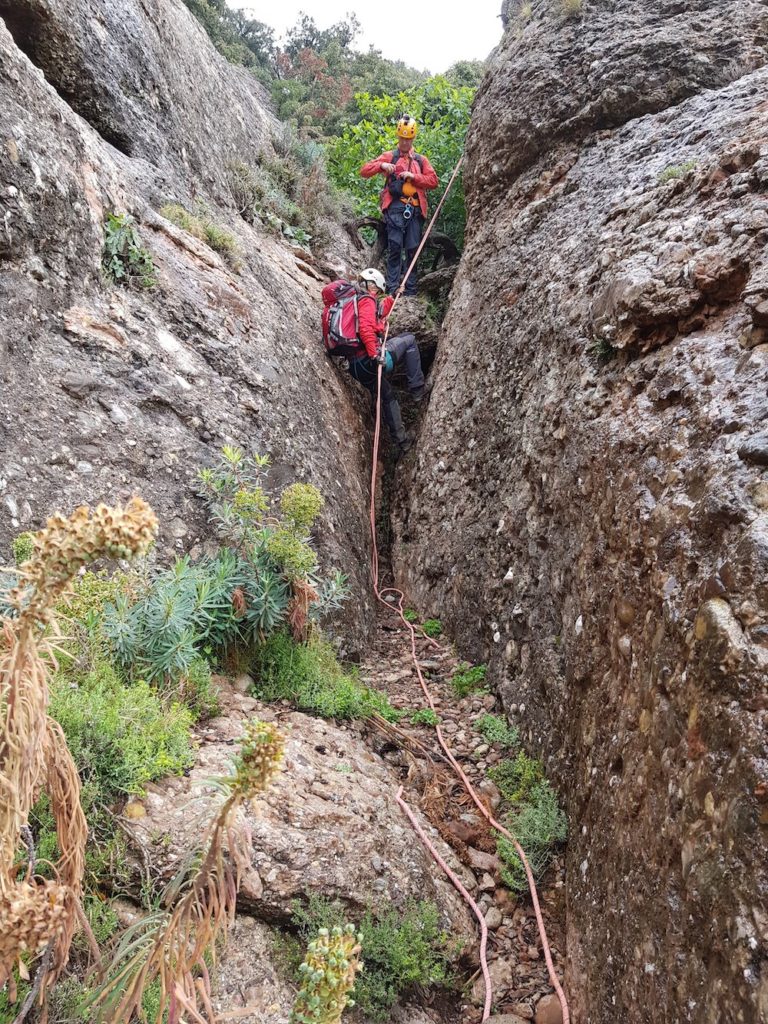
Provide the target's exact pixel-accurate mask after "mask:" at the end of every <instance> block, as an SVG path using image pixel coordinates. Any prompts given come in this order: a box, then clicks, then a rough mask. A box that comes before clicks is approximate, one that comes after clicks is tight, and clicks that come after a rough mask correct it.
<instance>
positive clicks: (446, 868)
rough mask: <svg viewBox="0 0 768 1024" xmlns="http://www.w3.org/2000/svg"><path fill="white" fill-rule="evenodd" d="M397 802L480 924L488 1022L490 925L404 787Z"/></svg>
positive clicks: (490, 997) (485, 1016)
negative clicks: (426, 828) (405, 797)
mask: <svg viewBox="0 0 768 1024" xmlns="http://www.w3.org/2000/svg"><path fill="white" fill-rule="evenodd" d="M395 800H397V802H398V803H399V804H400V807H401V808H402V809H403V811H404V813H405V814H407V816H408V820H409V821H410V823H411V824H412V825H413V827H414V829H415V830H416V834H417V835H418V837H419V839H420V840H421V841H422V843H423V844H424V846H426V848H427V849H428V850H429V852H430V853H431V854H432V856H433V857H434V859H435V860H436V861H437V863H438V864H439V865H440V867H441V868H442V869H443V871H444V872H445V873H446V875H447V876H448V877H449V878H450V880H451V882H452V883H453V886H454V888H455V889H457V890H458V891H459V892H460V893H461V895H462V896H463V897H464V899H465V900H466V902H467V903H468V904H469V906H470V907H471V908H472V913H473V914H474V915H475V917H476V918H477V920H478V922H479V924H480V966H481V968H482V970H483V980H484V982H485V1005H484V1007H483V1020H488V1018H489V1017H490V1015H491V999H492V996H493V987H492V985H491V974H490V971H489V970H488V960H487V958H486V950H487V949H488V925H487V924H486V923H485V918H484V917H483V912H482V910H481V909H480V907H478V905H477V903H475V901H474V900H473V899H472V897H471V896H470V894H469V893H468V892H467V890H466V889H465V888H464V885H463V884H462V882H461V879H460V878H459V877H458V875H456V874H455V873H454V872H453V871H452V870H451V869H450V867H449V866H448V865H447V864H446V862H445V861H444V860H443V858H442V857H441V856H440V854H439V853H438V852H437V850H436V849H435V846H434V844H433V843H432V840H431V839H430V838H429V836H428V835H427V834H426V832H425V831H424V829H423V828H422V827H421V825H420V824H419V823H418V821H417V820H416V817H415V815H414V813H413V811H412V810H411V808H410V807H409V806H408V804H407V803H406V802H405V800H403V787H402V786H401V787H400V789H399V790H398V791H397V796H396V797H395Z"/></svg>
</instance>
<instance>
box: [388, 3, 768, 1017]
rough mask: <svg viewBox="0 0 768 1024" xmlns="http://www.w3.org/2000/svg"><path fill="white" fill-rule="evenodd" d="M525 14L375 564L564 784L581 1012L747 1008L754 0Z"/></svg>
mask: <svg viewBox="0 0 768 1024" xmlns="http://www.w3.org/2000/svg"><path fill="white" fill-rule="evenodd" d="M532 6H533V10H532V14H531V17H530V18H529V19H528V20H527V21H526V20H523V18H522V16H518V15H517V14H516V13H513V14H510V16H509V24H508V28H507V31H506V35H505V38H504V41H503V44H502V45H501V47H500V48H499V50H498V51H497V52H496V56H495V58H494V62H493V65H492V67H491V70H490V72H489V74H488V75H487V77H486V80H485V82H484V84H483V86H482V87H481V90H480V95H479V97H478V100H477V103H476V108H475V116H474V119H473V124H472V129H471V137H470V145H469V150H468V152H469V165H468V167H467V171H466V179H465V180H466V184H467V189H468V197H467V201H468V207H469V209H470V211H471V217H470V225H469V232H468V243H467V248H466V250H465V254H464V258H463V262H462V267H461V269H460V272H459V275H458V277H457V280H456V283H455V285H454V289H453V293H452V301H451V306H450V310H449V314H448V317H447V320H446V325H445V326H446V334H445V337H444V338H443V340H442V342H441V348H440V349H439V350H438V359H437V376H436V386H435V390H434V392H433V396H432V400H431V406H430V409H429V411H428V414H427V417H426V421H425V424H424V427H423V431H422V435H421V438H420V445H419V455H418V456H417V458H416V459H415V461H414V464H413V466H412V467H411V469H410V471H409V474H408V475H407V476H406V477H405V478H404V479H403V480H402V481H401V493H400V510H399V512H398V514H397V522H396V530H397V541H396V544H395V556H396V560H397V570H398V575H399V577H400V579H401V580H402V581H403V582H404V583H405V584H406V586H408V587H409V589H410V592H411V596H412V598H413V599H414V601H415V603H416V604H417V605H418V606H419V607H420V608H421V610H422V611H424V612H430V613H433V614H438V615H440V617H441V618H442V619H443V621H444V622H447V623H448V624H449V626H450V628H451V630H452V631H453V633H454V635H455V636H456V637H457V638H458V641H459V646H460V648H461V649H463V653H464V654H466V655H467V656H470V657H472V658H474V659H475V660H477V661H489V662H490V665H491V671H490V674H489V678H491V677H492V678H493V679H495V680H496V681H497V682H498V683H499V684H500V686H501V690H502V694H503V696H504V699H505V703H506V705H507V708H508V710H509V711H510V712H511V714H512V717H513V718H514V719H516V720H517V721H518V723H519V724H520V725H521V732H522V734H523V736H524V738H525V739H526V740H527V741H528V742H529V743H530V745H531V746H532V748H533V749H534V750H535V751H537V752H539V753H540V754H541V755H542V756H543V757H544V758H545V761H546V763H547V766H548V770H549V771H550V772H551V773H552V775H553V778H554V779H555V780H556V782H557V783H559V788H560V791H561V793H562V795H563V799H564V801H565V802H566V803H567V809H568V814H569V819H570V843H569V850H568V915H569V917H568V927H569V936H568V949H567V959H568V965H569V966H568V977H567V987H568V990H569V994H570V999H571V1003H572V1008H573V1018H574V1019H575V1020H579V1021H587V1020H588V1021H590V1022H591V1024H608V1022H609V1021H613V1020H616V1019H618V1018H620V1019H622V1020H626V1021H628V1022H630V1024H641V1022H651V1021H652V1022H662V1021H680V1022H683V1021H690V1022H697V1024H710V1022H715V1021H721V1020H733V1021H736V1020H740V1021H745V1022H757V1021H759V1020H764V1019H765V1018H766V1014H768V967H766V958H767V957H768V918H767V917H766V912H765V898H766V892H768V874H767V873H766V846H767V843H766V839H767V838H768V837H767V836H766V827H768V805H767V804H766V800H767V799H768V746H767V745H766V740H765V726H766V724H768V723H767V722H766V714H767V713H768V702H767V701H766V695H765V673H766V669H768V589H767V588H766V579H767V578H768V516H767V514H768V475H766V469H765V466H766V459H768V455H766V445H765V422H766V416H768V389H767V385H768V334H767V333H766V322H767V321H766V309H768V306H767V305H766V301H767V300H768V260H767V259H766V242H767V241H768V207H767V205H766V199H767V198H768V141H767V140H768V104H766V96H767V95H768V69H766V68H765V67H761V65H763V64H764V63H765V60H766V42H767V41H768V7H766V5H765V4H764V3H752V2H732V3H722V4H709V3H704V2H682V3H677V2H675V3H658V2H653V3H652V2H650V0H641V2H632V3H629V2H623V0H616V2H611V3H607V2H588V0H585V2H584V4H583V7H582V8H581V10H580V12H577V14H576V16H575V17H567V16H566V13H567V8H571V9H572V8H574V7H576V8H578V6H579V5H575V4H572V5H563V9H562V12H561V11H560V10H559V7H558V5H557V4H554V3H550V2H546V3H545V2H544V0H540V2H536V0H534V3H533V5H532ZM513 7H514V5H510V8H513Z"/></svg>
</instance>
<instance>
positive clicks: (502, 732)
mask: <svg viewBox="0 0 768 1024" xmlns="http://www.w3.org/2000/svg"><path fill="white" fill-rule="evenodd" d="M475 729H477V731H478V732H479V733H480V735H481V736H482V737H483V739H484V740H486V741H487V742H488V743H495V744H498V745H499V746H501V747H516V746H517V744H518V742H519V740H520V733H519V732H518V730H517V728H516V727H515V726H514V725H508V724H507V722H506V721H505V720H504V719H503V718H499V717H498V715H483V716H482V717H481V718H479V719H478V720H477V722H476V723H475Z"/></svg>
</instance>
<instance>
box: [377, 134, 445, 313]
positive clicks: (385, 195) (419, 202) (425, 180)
mask: <svg viewBox="0 0 768 1024" xmlns="http://www.w3.org/2000/svg"><path fill="white" fill-rule="evenodd" d="M417 131H418V126H417V124H416V122H415V121H414V119H413V118H412V117H409V116H408V114H403V116H402V117H401V118H400V120H399V121H398V122H397V138H398V142H397V149H396V150H394V151H392V152H388V153H382V154H381V155H380V156H377V157H376V159H375V160H371V161H370V162H369V163H367V164H364V165H363V166H362V167H361V168H360V174H361V176H362V177H363V178H372V177H374V175H376V174H384V175H386V180H385V183H384V188H383V189H382V192H381V212H382V215H383V217H384V223H385V225H386V228H387V245H388V249H389V251H388V254H387V291H388V292H390V293H391V292H394V291H395V289H396V288H398V286H399V285H400V282H401V281H402V279H403V274H404V273H405V270H406V269H407V268H408V267H409V266H410V263H411V260H412V259H413V257H414V256H415V255H416V250H417V249H418V247H419V242H420V241H421V231H422V227H423V225H424V220H425V218H426V216H427V189H430V188H437V185H438V179H437V175H436V174H435V171H434V168H433V167H432V164H431V163H430V162H429V160H427V158H426V157H425V156H422V155H421V154H419V153H416V152H414V149H413V140H414V139H415V138H416V132H417ZM403 250H405V266H403ZM416 284H417V279H416V267H414V268H413V270H412V271H411V273H410V276H409V278H408V280H407V281H406V282H405V288H404V289H403V294H404V295H415V294H416Z"/></svg>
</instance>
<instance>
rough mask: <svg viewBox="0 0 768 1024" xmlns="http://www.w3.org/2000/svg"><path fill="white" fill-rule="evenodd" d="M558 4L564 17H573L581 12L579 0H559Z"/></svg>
mask: <svg viewBox="0 0 768 1024" xmlns="http://www.w3.org/2000/svg"><path fill="white" fill-rule="evenodd" d="M560 4H561V6H562V10H563V15H564V17H566V18H575V17H577V16H578V15H579V14H581V0H560Z"/></svg>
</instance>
